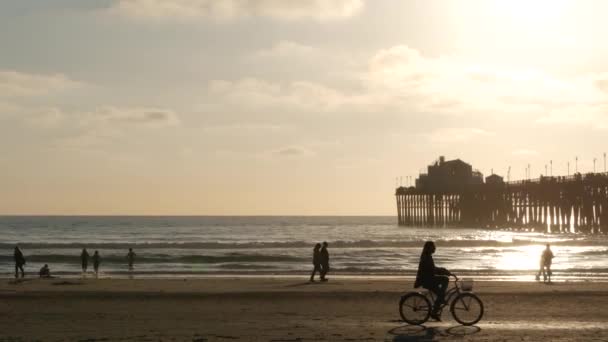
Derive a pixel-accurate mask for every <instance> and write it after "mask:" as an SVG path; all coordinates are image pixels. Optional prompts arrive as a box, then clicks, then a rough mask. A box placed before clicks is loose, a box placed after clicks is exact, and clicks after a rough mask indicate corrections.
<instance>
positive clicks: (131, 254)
mask: <svg viewBox="0 0 608 342" xmlns="http://www.w3.org/2000/svg"><path fill="white" fill-rule="evenodd" d="M127 260H128V261H129V270H133V263H134V262H135V252H133V248H129V253H127Z"/></svg>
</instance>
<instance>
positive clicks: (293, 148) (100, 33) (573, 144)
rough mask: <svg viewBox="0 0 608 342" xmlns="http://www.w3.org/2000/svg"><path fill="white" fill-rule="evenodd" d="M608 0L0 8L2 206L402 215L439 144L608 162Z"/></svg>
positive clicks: (105, 0) (319, 0)
mask: <svg viewBox="0 0 608 342" xmlns="http://www.w3.org/2000/svg"><path fill="white" fill-rule="evenodd" d="M607 10H608V3H607V2H604V1H585V0H578V1H565V0H551V1H548V0H536V1H533V2H532V1H519V0H504V1H503V0H495V1H492V0H477V1H473V0H424V1H423V0H419V1H414V0H411V1H407V0H403V1H402V0H374V1H364V0H324V1H323V0H309V1H284V0H220V1H216V0H88V1H82V0H52V1H38V0H13V1H9V0H0V189H1V191H2V194H1V195H0V214H24V215H27V214H39V215H44V214H57V215H74V214H89V215H121V214H129V215H394V214H395V207H396V204H395V197H394V189H395V186H396V185H397V184H403V185H406V184H408V182H409V179H410V178H411V177H415V176H417V174H418V173H419V172H421V171H422V170H424V169H425V167H426V166H427V165H428V164H430V163H432V162H433V161H434V160H436V159H437V158H438V157H439V156H445V157H446V158H447V159H455V158H460V159H463V160H465V161H467V162H469V163H470V164H472V165H473V167H474V168H476V169H479V170H480V171H481V172H483V173H484V175H489V174H491V172H492V171H493V172H494V173H497V174H499V175H502V176H506V175H507V170H508V169H509V167H511V173H510V179H511V180H516V179H521V178H524V177H525V174H526V171H525V170H526V167H527V166H528V165H530V168H531V172H530V174H531V176H532V177H537V176H539V175H540V174H545V165H551V163H552V165H553V167H552V169H553V170H552V172H553V175H566V174H567V173H568V163H570V173H572V172H574V171H575V168H577V169H578V171H580V172H591V171H593V165H594V162H593V160H594V159H596V170H597V171H598V172H599V171H604V160H603V159H604V157H603V154H604V152H605V151H607V150H608V146H607V143H606V137H608V135H607V133H608V44H606V43H605V37H606V36H608V24H606V21H605V18H604V16H603V14H604V13H606V11H607ZM575 158H578V163H577V165H576V166H575ZM549 168H550V167H549ZM550 172H551V171H550V170H548V171H547V173H550Z"/></svg>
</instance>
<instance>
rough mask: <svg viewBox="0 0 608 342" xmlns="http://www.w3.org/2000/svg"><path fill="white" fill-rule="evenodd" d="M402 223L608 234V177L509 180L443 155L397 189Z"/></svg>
mask: <svg viewBox="0 0 608 342" xmlns="http://www.w3.org/2000/svg"><path fill="white" fill-rule="evenodd" d="M395 194H396V199H397V216H398V222H399V225H403V226H428V227H446V226H449V227H469V228H491V229H493V228H496V229H503V228H506V229H518V230H528V231H538V232H552V233H555V232H569V233H571V232H582V233H608V174H606V173H589V174H585V175H582V174H580V173H578V174H575V175H573V176H568V177H540V178H538V179H527V180H521V181H513V182H505V181H504V179H503V178H502V177H501V176H499V175H495V174H492V175H490V176H488V177H486V178H485V181H484V178H483V175H482V174H481V173H480V172H479V171H476V170H474V169H473V167H472V166H471V165H470V164H467V163H466V162H464V161H462V160H460V159H456V160H450V161H446V160H445V158H443V157H440V158H439V159H438V160H437V161H436V162H434V163H433V164H431V165H430V166H429V167H428V169H427V173H423V174H421V175H420V176H419V177H418V178H417V179H416V186H415V187H414V186H412V187H409V188H406V187H399V188H397V189H396V193H395Z"/></svg>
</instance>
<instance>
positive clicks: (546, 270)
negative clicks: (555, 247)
mask: <svg viewBox="0 0 608 342" xmlns="http://www.w3.org/2000/svg"><path fill="white" fill-rule="evenodd" d="M553 257H554V256H553V252H552V251H551V245H550V244H547V248H545V250H544V251H543V255H542V256H541V257H540V260H541V263H542V265H541V269H542V271H543V280H544V281H548V282H549V283H550V282H551V264H552V263H553Z"/></svg>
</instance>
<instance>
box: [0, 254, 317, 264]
mask: <svg viewBox="0 0 608 342" xmlns="http://www.w3.org/2000/svg"><path fill="white" fill-rule="evenodd" d="M304 260H305V259H303V258H297V257H293V256H289V255H262V254H241V253H230V254H227V255H220V256H217V255H184V256H171V255H166V254H160V255H147V256H137V257H136V259H135V262H136V263H138V264H172V263H179V264H217V263H231V262H232V263H238V262H258V263H259V262H294V261H295V262H297V261H304ZM306 260H308V259H306ZM26 261H28V262H40V263H69V264H80V256H79V255H65V254H34V255H29V256H27V255H26ZM0 262H4V263H12V262H13V257H12V256H5V255H0ZM126 262H127V258H126V256H119V255H110V256H103V255H102V256H101V263H102V264H105V263H109V264H124V263H126ZM89 264H92V260H91V259H89Z"/></svg>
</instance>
